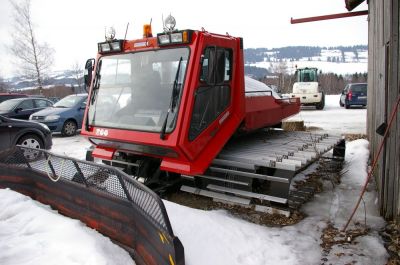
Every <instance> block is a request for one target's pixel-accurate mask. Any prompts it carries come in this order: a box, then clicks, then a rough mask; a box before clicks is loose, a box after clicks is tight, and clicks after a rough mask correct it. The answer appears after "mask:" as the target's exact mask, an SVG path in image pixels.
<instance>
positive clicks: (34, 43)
mask: <svg viewBox="0 0 400 265" xmlns="http://www.w3.org/2000/svg"><path fill="white" fill-rule="evenodd" d="M10 3H11V5H12V6H13V11H14V14H13V18H14V25H13V33H12V39H13V43H12V46H11V52H12V54H13V55H14V56H15V57H16V58H17V59H18V60H19V63H20V69H21V71H22V73H23V74H24V75H26V76H29V77H32V78H35V80H36V82H37V85H38V87H39V88H40V89H41V88H42V87H43V78H44V75H45V74H46V73H47V72H48V71H49V70H50V67H51V66H52V64H53V54H54V50H53V49H52V48H51V47H50V46H49V45H48V44H47V43H46V42H39V41H38V40H37V38H36V35H35V29H34V24H33V21H32V16H31V1H30V0H22V1H21V2H15V1H10Z"/></svg>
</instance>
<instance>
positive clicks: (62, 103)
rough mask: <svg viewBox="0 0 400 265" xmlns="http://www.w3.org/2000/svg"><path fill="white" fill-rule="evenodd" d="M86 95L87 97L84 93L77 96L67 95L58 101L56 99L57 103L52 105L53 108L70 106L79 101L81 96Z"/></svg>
mask: <svg viewBox="0 0 400 265" xmlns="http://www.w3.org/2000/svg"><path fill="white" fill-rule="evenodd" d="M86 97H87V96H86V95H84V96H78V95H71V96H67V97H65V98H63V99H61V100H60V101H58V102H57V103H55V104H54V105H53V107H55V108H72V107H74V106H75V105H76V104H78V103H79V102H81V101H82V98H86Z"/></svg>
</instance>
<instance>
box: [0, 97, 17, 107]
mask: <svg viewBox="0 0 400 265" xmlns="http://www.w3.org/2000/svg"><path fill="white" fill-rule="evenodd" d="M20 102H21V101H20V100H18V99H9V100H6V101H3V102H1V103H0V110H12V109H14V107H15V106H16V105H17V104H19V103H20Z"/></svg>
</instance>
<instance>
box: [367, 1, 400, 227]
mask: <svg viewBox="0 0 400 265" xmlns="http://www.w3.org/2000/svg"><path fill="white" fill-rule="evenodd" d="M368 9H369V16H368V19H369V24H368V31H369V37H368V38H369V39H368V114H367V115H368V119H367V133H368V138H369V141H370V145H371V146H370V149H371V159H373V158H374V157H375V155H376V154H377V152H378V148H379V145H380V143H381V142H382V140H383V137H382V136H380V135H378V134H377V133H376V132H375V130H376V128H377V127H378V126H379V125H380V124H382V123H383V122H386V123H389V119H390V114H391V112H392V109H393V107H394V105H395V104H396V103H397V99H398V97H399V95H400V68H399V66H400V57H399V50H400V46H399V35H400V29H399V15H400V6H399V0H370V1H369V5H368ZM389 132H390V133H389V137H388V139H387V141H386V144H385V146H384V149H383V152H382V154H381V156H380V158H379V163H378V166H377V168H376V170H375V172H374V173H375V174H374V175H375V177H376V182H377V186H378V190H379V204H380V209H381V214H382V215H383V216H384V217H385V218H386V219H389V220H391V219H395V220H397V221H400V111H399V110H398V111H397V116H396V118H395V120H394V123H393V125H392V127H391V128H390V131H389Z"/></svg>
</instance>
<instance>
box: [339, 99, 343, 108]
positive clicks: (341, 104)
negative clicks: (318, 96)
mask: <svg viewBox="0 0 400 265" xmlns="http://www.w3.org/2000/svg"><path fill="white" fill-rule="evenodd" d="M339 106H341V107H344V104H343V103H342V101H341V100H340V99H339Z"/></svg>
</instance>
